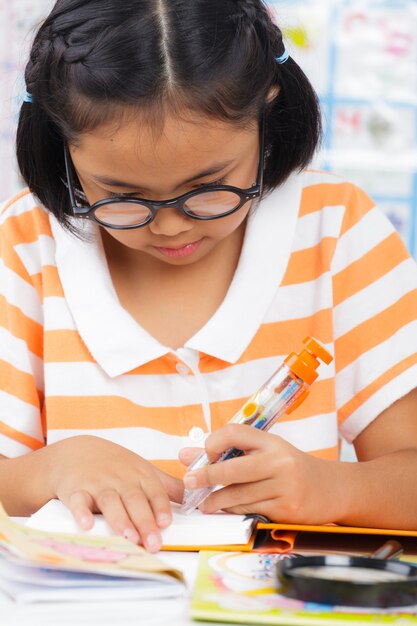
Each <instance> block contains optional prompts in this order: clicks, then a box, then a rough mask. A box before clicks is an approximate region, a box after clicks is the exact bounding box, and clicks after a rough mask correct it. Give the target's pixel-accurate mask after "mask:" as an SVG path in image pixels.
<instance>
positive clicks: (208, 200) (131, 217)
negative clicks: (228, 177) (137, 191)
mask: <svg viewBox="0 0 417 626" xmlns="http://www.w3.org/2000/svg"><path fill="white" fill-rule="evenodd" d="M240 203H241V199H240V197H239V196H238V195H237V194H236V193H234V192H233V191H227V190H213V191H205V192H202V193H198V194H195V195H193V196H191V197H189V198H187V200H186V201H185V202H184V205H183V209H184V211H185V212H186V213H187V214H188V215H190V216H191V217H193V216H196V217H203V218H204V217H211V216H217V215H223V214H224V213H229V212H230V211H233V210H234V209H235V208H237V207H238V206H239V204H240ZM94 215H95V217H96V219H97V220H99V221H100V222H101V223H103V224H108V225H109V226H135V225H138V224H143V223H145V222H147V221H148V220H149V218H150V217H151V215H152V213H151V210H150V209H149V207H148V206H146V205H145V204H140V203H139V202H135V203H133V202H113V203H111V204H104V205H102V206H100V207H98V208H97V209H96V210H95V211H94Z"/></svg>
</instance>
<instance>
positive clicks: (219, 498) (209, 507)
mask: <svg viewBox="0 0 417 626" xmlns="http://www.w3.org/2000/svg"><path fill="white" fill-rule="evenodd" d="M274 492H275V493H274ZM271 498H274V499H275V500H276V499H277V498H279V493H277V485H276V481H275V480H272V479H271V480H263V481H261V482H254V483H241V484H240V485H230V486H229V487H224V488H223V489H218V490H217V491H214V492H213V493H212V494H211V495H210V496H209V497H208V498H207V499H206V500H205V501H204V502H203V503H202V504H201V505H200V507H199V509H200V510H201V511H203V512H204V513H214V512H215V511H220V510H226V509H228V510H230V509H231V508H233V507H242V506H243V507H246V508H247V507H248V506H249V507H252V508H253V506H254V505H255V504H256V503H259V502H260V501H264V500H265V501H266V500H269V499H271ZM245 512H246V510H245Z"/></svg>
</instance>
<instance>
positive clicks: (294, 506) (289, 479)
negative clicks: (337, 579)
mask: <svg viewBox="0 0 417 626" xmlns="http://www.w3.org/2000/svg"><path fill="white" fill-rule="evenodd" d="M232 446H234V447H236V448H240V449H243V450H245V452H246V455H245V456H243V457H239V458H236V459H232V460H230V461H224V462H222V463H217V464H213V465H210V466H208V467H207V468H205V469H202V470H200V471H198V472H195V473H194V472H193V473H192V474H189V475H188V476H186V478H185V479H184V483H185V486H186V487H190V488H193V487H204V486H206V485H217V484H222V485H225V487H224V488H223V489H220V490H219V491H216V492H215V493H213V494H211V495H210V497H209V498H207V500H206V501H205V502H204V503H203V505H202V506H201V507H200V509H202V510H203V511H204V512H207V513H212V512H214V511H216V510H218V509H225V510H227V511H228V512H231V513H241V514H245V513H260V514H261V515H266V516H267V517H269V518H271V519H273V520H276V521H280V522H289V523H291V522H292V523H300V524H324V523H328V522H338V523H341V524H349V525H357V526H361V525H363V526H371V527H372V526H374V527H387V528H403V529H416V528H417V508H416V503H417V481H416V476H417V390H414V391H412V392H410V393H409V394H407V395H406V396H404V397H403V398H401V399H400V400H398V401H397V402H395V403H394V404H392V405H391V406H390V407H389V408H388V409H386V410H385V411H384V412H383V413H381V414H380V415H379V416H378V417H377V418H376V419H375V420H374V421H373V422H372V423H371V424H370V425H369V426H368V427H367V428H366V429H365V430H364V431H363V433H362V434H361V435H359V436H358V437H357V440H356V442H355V448H356V451H357V454H358V457H359V463H345V462H340V461H327V460H323V459H319V458H316V457H314V456H311V455H309V454H307V453H305V452H301V451H300V450H298V449H296V448H294V447H293V446H291V445H290V444H289V443H287V442H286V441H284V440H283V439H281V437H278V436H276V435H272V434H270V433H265V432H262V431H258V430H256V429H252V428H250V427H248V426H244V425H228V426H226V427H224V428H221V429H219V430H218V431H216V432H215V433H213V434H212V435H211V436H210V437H209V438H208V439H207V442H206V450H207V452H208V455H209V457H210V458H211V459H212V460H214V459H216V458H217V457H218V456H219V454H220V453H221V452H222V451H223V450H224V449H226V448H229V447H232ZM193 457H194V452H193V451H192V449H186V448H185V449H184V450H183V451H182V454H181V459H182V461H183V462H184V463H185V464H189V463H190V462H191V460H192V459H193ZM190 477H191V478H194V479H195V481H196V482H195V483H194V484H190V483H189V479H190Z"/></svg>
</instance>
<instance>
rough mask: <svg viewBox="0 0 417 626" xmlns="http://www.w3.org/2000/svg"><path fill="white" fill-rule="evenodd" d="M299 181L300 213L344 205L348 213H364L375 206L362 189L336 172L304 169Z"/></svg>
mask: <svg viewBox="0 0 417 626" xmlns="http://www.w3.org/2000/svg"><path fill="white" fill-rule="evenodd" d="M300 181H301V185H302V197H301V207H300V208H301V214H305V213H311V212H314V211H318V210H321V209H323V208H324V207H329V206H339V207H344V208H345V209H346V211H347V212H348V213H350V214H352V213H366V212H367V211H369V210H370V209H372V208H373V207H374V206H375V202H374V201H373V200H372V199H371V198H370V197H369V196H368V195H367V194H366V193H365V191H363V189H361V188H360V187H357V186H356V185H355V184H354V183H352V182H350V181H348V180H346V179H345V178H343V177H342V176H339V175H337V174H333V173H330V172H324V171H319V170H306V171H304V172H303V173H302V174H301V175H300Z"/></svg>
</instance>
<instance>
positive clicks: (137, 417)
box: [45, 396, 207, 437]
mask: <svg viewBox="0 0 417 626" xmlns="http://www.w3.org/2000/svg"><path fill="white" fill-rule="evenodd" d="M45 402H46V416H47V420H48V429H50V430H51V429H56V430H62V429H67V428H71V429H73V428H76V429H80V430H90V429H96V428H134V427H141V428H151V429H153V430H159V431H160V432H163V433H166V434H168V435H178V436H182V437H186V436H188V433H189V431H190V430H191V428H192V427H193V426H200V428H202V429H203V430H204V431H206V430H207V428H206V422H205V419H204V415H203V409H202V407H201V405H199V404H195V405H192V404H191V405H186V406H184V407H143V406H139V405H137V404H134V403H133V402H131V401H130V400H126V398H122V397H120V396H52V397H48V398H46V401H45Z"/></svg>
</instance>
